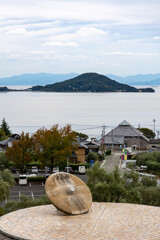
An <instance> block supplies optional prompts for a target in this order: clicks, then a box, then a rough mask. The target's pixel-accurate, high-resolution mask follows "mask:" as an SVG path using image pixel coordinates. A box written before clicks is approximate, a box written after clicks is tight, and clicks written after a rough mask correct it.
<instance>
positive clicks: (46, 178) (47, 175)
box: [44, 173, 50, 181]
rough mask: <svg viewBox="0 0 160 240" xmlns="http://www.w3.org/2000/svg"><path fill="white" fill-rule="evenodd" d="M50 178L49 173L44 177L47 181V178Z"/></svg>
mask: <svg viewBox="0 0 160 240" xmlns="http://www.w3.org/2000/svg"><path fill="white" fill-rule="evenodd" d="M49 176H50V174H49V173H46V174H45V177H44V179H45V181H46V180H47V178H48V177H49Z"/></svg>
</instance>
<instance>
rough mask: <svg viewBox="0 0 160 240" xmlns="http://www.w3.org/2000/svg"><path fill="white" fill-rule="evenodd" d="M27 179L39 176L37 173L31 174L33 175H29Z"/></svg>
mask: <svg viewBox="0 0 160 240" xmlns="http://www.w3.org/2000/svg"><path fill="white" fill-rule="evenodd" d="M27 177H37V175H36V174H35V173H33V174H32V173H31V174H28V175H27Z"/></svg>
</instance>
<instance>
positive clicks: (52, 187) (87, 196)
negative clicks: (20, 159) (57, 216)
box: [45, 172, 92, 215]
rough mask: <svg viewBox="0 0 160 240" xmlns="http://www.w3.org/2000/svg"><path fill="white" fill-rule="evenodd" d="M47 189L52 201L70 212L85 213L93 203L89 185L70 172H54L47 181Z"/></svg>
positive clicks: (73, 213)
mask: <svg viewBox="0 0 160 240" xmlns="http://www.w3.org/2000/svg"><path fill="white" fill-rule="evenodd" d="M45 191H46V194H47V195H48V197H49V199H50V201H51V202H52V203H53V205H54V206H55V207H56V208H57V209H58V210H61V211H63V212H65V213H68V214H72V215H75V214H83V213H86V212H88V211H89V209H90V208H91V205H92V195H91V192H90V190H89V188H88V187H87V185H86V184H85V183H84V182H83V181H82V180H81V179H80V178H78V177H76V176H74V175H72V174H69V173H63V172H60V173H54V174H52V175H50V176H49V178H48V179H47V181H46V183H45Z"/></svg>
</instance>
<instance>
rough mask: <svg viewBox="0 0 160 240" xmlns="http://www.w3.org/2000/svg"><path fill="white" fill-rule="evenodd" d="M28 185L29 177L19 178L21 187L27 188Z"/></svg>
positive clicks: (22, 176) (21, 176)
mask: <svg viewBox="0 0 160 240" xmlns="http://www.w3.org/2000/svg"><path fill="white" fill-rule="evenodd" d="M27 184H28V181H27V175H20V176H19V185H20V186H24V185H25V186H26V185H27Z"/></svg>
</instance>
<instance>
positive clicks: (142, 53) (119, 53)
mask: <svg viewBox="0 0 160 240" xmlns="http://www.w3.org/2000/svg"><path fill="white" fill-rule="evenodd" d="M104 55H124V56H125V55H127V56H160V53H148V52H146V53H144V52H107V53H104Z"/></svg>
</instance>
